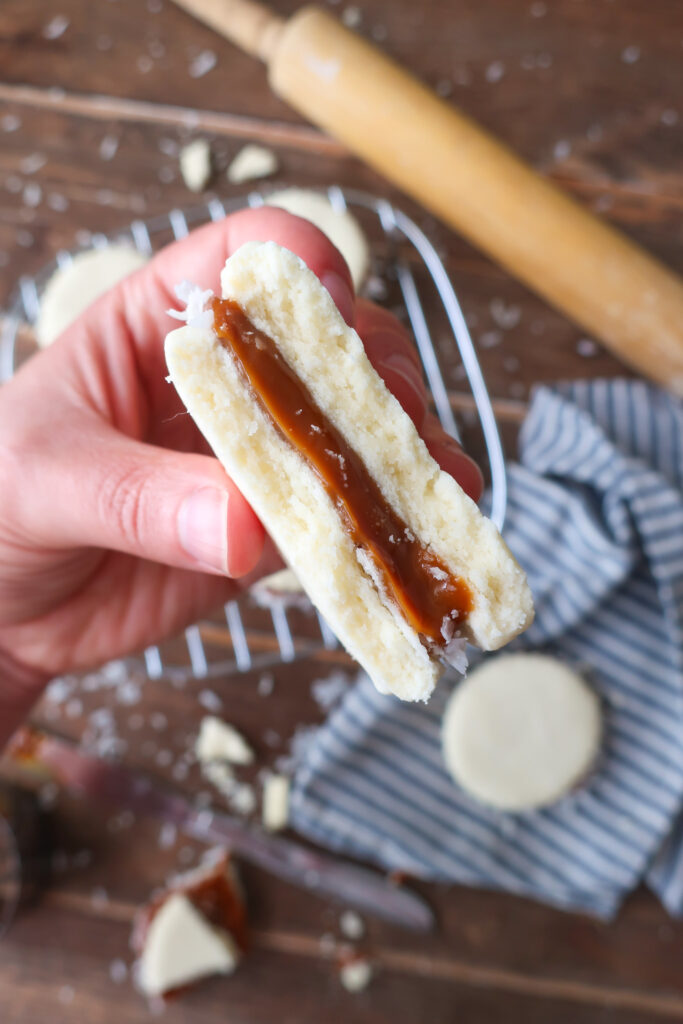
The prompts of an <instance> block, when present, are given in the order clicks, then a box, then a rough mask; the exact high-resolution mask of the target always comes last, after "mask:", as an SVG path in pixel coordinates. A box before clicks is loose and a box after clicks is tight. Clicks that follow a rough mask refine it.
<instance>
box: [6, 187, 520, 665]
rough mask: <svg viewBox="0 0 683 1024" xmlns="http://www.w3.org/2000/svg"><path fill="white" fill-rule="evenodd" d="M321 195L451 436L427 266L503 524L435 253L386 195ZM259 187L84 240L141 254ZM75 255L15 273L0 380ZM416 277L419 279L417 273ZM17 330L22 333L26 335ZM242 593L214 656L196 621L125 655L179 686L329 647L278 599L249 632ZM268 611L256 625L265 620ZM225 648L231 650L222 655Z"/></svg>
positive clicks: (317, 624) (314, 618) (323, 626)
mask: <svg viewBox="0 0 683 1024" xmlns="http://www.w3.org/2000/svg"><path fill="white" fill-rule="evenodd" d="M326 194H327V197H328V198H329V200H330V202H331V203H332V205H333V206H334V207H335V209H337V210H345V209H347V208H348V209H349V210H350V211H351V212H353V213H354V214H357V215H358V216H359V217H362V218H364V221H365V222H366V223H367V222H368V219H369V220H370V221H371V222H372V223H370V224H369V228H370V231H369V235H370V237H371V239H372V238H373V237H376V238H378V239H379V241H380V243H381V244H382V246H383V248H384V249H385V250H386V251H387V252H388V253H389V257H388V260H387V265H386V267H385V270H388V271H389V273H390V274H391V276H392V277H393V278H394V279H395V281H396V282H397V284H398V289H399V294H400V299H401V303H402V307H403V309H404V310H405V314H406V315H407V318H408V321H409V323H410V326H411V329H412V332H413V334H414V337H415V340H416V343H417V347H418V350H419V354H420V358H421V361H422V365H423V368H424V372H425V377H426V379H427V383H428V385H429V389H430V391H431V395H432V399H433V402H434V407H435V410H436V413H437V415H438V417H439V420H440V421H441V424H442V426H443V427H444V429H445V430H446V431H447V432H448V433H449V434H451V435H452V436H453V437H456V438H457V437H458V436H459V433H458V428H457V424H456V421H455V417H454V415H453V410H452V408H451V406H450V403H449V400H448V394H447V390H446V385H445V382H444V379H443V375H442V372H441V368H440V366H439V359H438V356H437V352H436V347H435V344H434V339H433V330H432V326H431V324H430V323H429V321H428V317H427V314H426V313H425V306H424V304H423V301H422V298H421V290H420V287H419V285H418V280H417V274H416V271H415V269H414V268H415V267H416V266H417V267H418V268H422V270H426V271H427V275H426V279H427V280H428V282H430V284H431V287H432V288H433V289H434V290H435V293H436V295H437V296H438V298H439V299H440V304H441V307H442V309H443V312H444V313H445V316H446V318H447V322H448V324H449V327H450V330H451V331H452V333H453V337H454V339H455V342H456V344H457V347H458V350H459V353H460V357H461V360H462V364H463V367H464V370H465V373H466V376H467V379H468V381H469V385H470V389H471V391H472V395H473V398H474V401H475V404H476V408H477V412H478V415H479V421H480V424H481V428H482V432H483V435H484V441H485V444H486V449H487V453H488V459H489V465H490V473H491V518H492V519H493V521H494V522H495V523H496V525H497V526H498V527H499V529H500V528H502V526H503V521H504V518H505V507H506V498H507V490H506V476H505V461H504V456H503V450H502V446H501V442H500V437H499V434H498V429H497V426H496V421H495V416H494V413H493V409H492V406H491V401H490V399H489V395H488V391H487V389H486V385H485V382H484V378H483V375H482V372H481V367H480V365H479V361H478V358H477V354H476V351H475V348H474V345H473V343H472V339H471V337H470V333H469V330H468V328H467V324H466V322H465V318H464V316H463V314H462V310H461V308H460V304H459V302H458V299H457V297H456V294H455V291H454V289H453V286H452V284H451V282H450V280H449V278H448V274H447V272H446V269H445V267H444V265H443V263H442V261H441V259H440V258H439V255H438V253H437V251H436V249H435V247H434V246H433V245H432V243H431V242H430V241H429V239H428V238H427V236H426V235H425V233H424V232H423V231H422V230H421V229H420V228H419V227H418V225H417V224H416V223H415V222H414V221H413V220H411V218H410V217H408V216H407V215H406V214H405V213H403V212H402V211H401V210H399V209H397V208H396V207H395V206H393V205H392V204H391V203H390V202H388V201H387V200H386V199H381V198H377V197H375V196H372V195H368V194H366V193H363V192H357V191H355V190H350V189H344V190H342V189H341V188H339V187H338V186H332V187H330V188H329V189H328V190H327V193H326ZM265 198H266V197H265V195H264V194H263V193H261V192H251V193H250V194H249V195H248V196H247V197H246V198H237V199H230V200H227V201H225V202H223V201H220V200H218V199H212V200H211V201H210V202H208V203H207V204H205V205H204V206H199V207H195V208H194V209H192V210H188V211H183V210H178V209H176V210H171V211H170V212H169V213H168V214H165V215H163V216H159V217H154V218H152V219H150V220H148V221H143V220H136V221H134V222H133V223H132V224H130V226H129V227H128V228H127V229H125V230H124V231H121V232H119V233H117V235H116V237H115V238H113V237H112V238H108V237H106V236H104V235H101V234H99V235H94V236H92V240H91V244H92V246H94V247H104V246H107V245H108V244H110V242H111V241H114V240H115V241H122V240H127V241H128V242H130V243H131V244H133V245H134V246H135V247H136V248H137V249H138V250H139V251H140V252H142V253H145V254H151V253H153V252H154V251H156V250H157V249H159V248H161V247H162V246H163V245H165V244H166V243H167V242H168V241H170V240H171V239H180V238H183V237H185V235H187V234H188V232H189V231H190V229H191V228H193V227H196V226H198V225H199V224H201V223H205V222H207V221H209V220H214V221H216V220H220V219H221V218H222V217H224V216H225V215H226V213H230V212H232V211H234V210H237V209H240V208H242V207H244V206H245V205H248V206H251V207H255V206H260V205H262V204H263V203H264V201H265ZM72 258H73V254H72V253H70V252H67V251H62V252H60V253H58V254H57V257H56V260H55V262H54V263H53V264H51V265H50V266H48V267H45V268H44V269H43V270H42V271H41V272H40V273H39V274H38V275H36V276H35V277H22V278H21V279H20V281H19V283H18V289H17V294H16V297H15V299H14V301H13V302H12V304H11V306H10V310H9V313H8V315H7V316H6V317H5V318H4V320H3V321H2V326H1V328H0V380H5V379H7V378H9V377H10V376H11V375H12V373H13V372H14V371H15V369H16V367H17V366H18V364H19V363H20V362H21V361H22V360H23V359H25V358H28V357H29V356H30V354H31V351H32V347H31V342H30V340H29V341H26V340H25V339H24V340H22V329H23V328H25V325H27V324H28V325H29V326H30V325H32V324H33V323H34V322H35V320H36V317H37V315H38V310H39V306H40V295H41V291H42V289H43V288H44V286H45V284H46V282H47V280H49V277H50V275H51V274H52V273H53V272H54V269H55V267H56V266H64V265H66V264H68V263H69V262H70V260H71V259H72ZM421 276H424V275H421ZM23 333H26V332H25V331H24V332H23ZM248 609H249V599H248V598H247V599H246V603H245V602H243V601H240V602H239V603H238V602H237V601H230V602H228V604H226V605H225V607H224V609H223V621H222V622H221V623H218V622H214V623H213V624H212V627H213V633H214V638H215V636H216V631H217V630H218V639H219V641H220V644H219V653H218V654H216V650H215V647H216V645H211V644H208V643H207V642H206V638H205V637H206V631H205V630H204V629H203V626H202V624H201V623H200V624H196V625H194V626H190V627H189V628H188V629H187V630H185V634H184V648H185V652H184V653H183V656H182V657H178V655H177V654H174V655H171V654H170V653H169V652H168V651H167V649H166V648H165V647H163V646H162V647H156V646H155V647H150V648H148V649H147V650H146V651H144V653H143V656H142V658H141V659H131V662H132V663H135V664H136V665H137V666H139V667H141V668H143V670H144V671H145V673H146V674H147V675H148V676H149V677H150V678H152V679H158V678H161V677H164V678H168V679H169V680H170V681H171V682H176V683H177V684H178V685H182V683H183V680H185V679H186V678H188V677H193V678H195V679H206V678H209V677H215V676H224V675H226V674H230V673H233V672H248V671H255V670H263V669H266V668H269V667H272V666H275V665H277V664H280V663H282V662H291V661H293V660H294V659H295V658H300V657H305V656H307V655H311V654H313V653H316V652H318V651H320V650H326V651H333V650H334V649H335V648H336V647H337V640H336V638H335V636H334V634H333V633H332V631H331V630H330V628H329V626H328V625H327V623H326V622H325V621H324V620H323V618H322V617H321V616H320V615H319V614H318V613H317V612H316V611H315V610H314V609H313V608H310V609H309V611H308V613H307V614H306V613H301V612H300V611H297V613H296V616H297V620H298V621H297V623H296V624H293V623H292V621H291V612H290V611H289V610H288V608H287V607H286V606H285V604H284V603H274V604H273V605H272V607H270V608H269V609H268V611H267V612H263V611H261V612H260V613H259V614H260V616H261V621H260V623H259V626H258V628H257V629H254V628H252V627H250V626H249V625H248V623H246V622H245V611H246V613H247V615H248ZM264 615H265V616H266V621H265V623H264V621H263V616H264ZM225 651H228V652H229V654H228V656H227V657H226V656H225V653H224V652H225Z"/></svg>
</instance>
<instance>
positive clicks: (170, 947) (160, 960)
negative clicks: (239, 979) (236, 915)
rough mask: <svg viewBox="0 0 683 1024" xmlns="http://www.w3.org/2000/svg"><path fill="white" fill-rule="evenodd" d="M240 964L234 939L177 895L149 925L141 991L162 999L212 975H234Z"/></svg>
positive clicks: (162, 907) (184, 898)
mask: <svg viewBox="0 0 683 1024" xmlns="http://www.w3.org/2000/svg"><path fill="white" fill-rule="evenodd" d="M238 960H239V953H238V950H237V947H236V945H235V943H234V941H233V939H232V936H230V935H229V934H228V933H227V932H225V931H223V930H222V929H220V928H214V927H213V926H212V925H211V924H209V922H208V921H207V920H206V918H205V917H203V915H202V914H200V913H199V911H198V910H197V909H196V908H195V907H194V906H193V904H192V903H191V902H190V900H189V899H188V898H187V896H183V895H182V894H181V893H174V894H173V895H172V896H169V898H168V899H167V900H166V901H165V903H164V904H163V905H162V906H161V907H160V908H159V910H158V912H157V913H156V914H155V915H154V917H153V918H152V921H151V923H150V926H149V930H148V932H147V937H146V940H145V945H144V949H143V951H142V956H141V957H140V971H139V983H140V987H141V989H142V991H143V992H144V993H145V995H148V996H160V995H163V994H164V993H165V992H170V991H171V990H172V989H175V988H179V987H180V986H181V985H189V984H190V983H191V982H194V981H198V980H199V979H200V978H205V977H208V976H209V975H210V974H232V972H233V971H234V970H235V967H236V966H237V963H238Z"/></svg>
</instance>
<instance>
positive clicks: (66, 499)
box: [13, 416, 264, 577]
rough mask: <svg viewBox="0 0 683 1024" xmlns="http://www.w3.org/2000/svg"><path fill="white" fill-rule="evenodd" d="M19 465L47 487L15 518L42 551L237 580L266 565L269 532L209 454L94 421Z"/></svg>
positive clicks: (22, 501)
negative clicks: (112, 554) (150, 563)
mask: <svg viewBox="0 0 683 1024" xmlns="http://www.w3.org/2000/svg"><path fill="white" fill-rule="evenodd" d="M22 462H23V466H24V469H25V470H26V471H30V472H33V474H34V475H35V476H36V477H37V478H38V479H39V480H40V486H39V487H37V488H36V489H35V490H32V489H30V488H20V489H18V491H17V495H16V497H15V499H14V501H13V504H18V505H21V506H22V507H17V508H15V509H14V510H13V517H14V519H15V520H16V521H18V522H21V523H22V526H23V529H24V530H25V531H27V532H28V533H29V535H30V536H33V537H34V538H39V539H40V541H41V543H42V544H46V545H52V546H55V547H70V546H71V547H74V548H76V547H77V548H84V547H93V548H104V549H108V550H114V551H120V552H124V553H127V554H130V555H135V556H138V557H140V558H143V559H150V560H154V561H157V562H162V563H164V564H165V565H170V566H175V567H177V568H181V569H194V570H198V569H201V570H203V571H205V572H211V573H216V574H220V575H226V576H232V577H239V576H243V575H244V574H245V573H248V572H250V571H251V570H252V569H253V568H254V566H255V565H256V563H257V562H258V560H259V558H260V557H261V553H262V550H263V543H264V531H263V527H262V526H261V523H260V522H259V520H258V518H257V517H256V515H255V513H254V512H253V511H252V509H251V507H250V506H249V504H248V503H247V501H246V500H245V499H244V498H243V497H242V495H241V493H240V492H239V491H238V489H237V487H235V485H234V484H233V483H232V481H231V480H230V479H229V478H228V477H227V476H226V474H225V472H224V470H223V468H222V467H221V465H220V463H219V462H218V460H217V459H215V458H213V457H211V456H206V455H197V454H186V453H179V452H173V451H169V450H166V449H163V448H157V447H155V446H153V445H148V444H145V443H143V442H141V441H136V440H134V439H132V438H130V437H128V436H126V435H125V434H123V433H120V432H119V431H117V430H116V429H115V428H114V427H112V426H110V425H109V424H107V423H103V422H102V421H101V420H100V419H99V418H97V417H95V416H92V417H91V418H90V419H89V420H88V421H87V422H84V421H83V419H82V418H79V419H76V420H74V421H73V422H71V421H65V422H63V423H62V425H61V428H60V431H59V432H57V434H56V435H55V436H53V437H52V438H44V439H43V440H42V443H41V450H40V452H39V453H38V452H31V451H30V450H29V451H28V452H26V453H25V457H24V458H23V460H22ZM34 462H36V463H39V465H38V464H37V465H35V466H33V463H34ZM22 495H23V498H22Z"/></svg>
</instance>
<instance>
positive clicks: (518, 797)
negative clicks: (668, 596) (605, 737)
mask: <svg viewBox="0 0 683 1024" xmlns="http://www.w3.org/2000/svg"><path fill="white" fill-rule="evenodd" d="M601 734H602V716H601V710H600V702H599V700H598V697H597V695H596V694H595V693H594V692H593V691H592V690H591V689H590V688H589V687H588V686H587V685H586V683H585V682H584V681H583V679H582V678H581V677H580V676H579V675H578V674H577V673H576V672H574V670H573V669H571V668H570V667H569V666H568V665H565V664H564V662H561V661H558V660H557V659H556V658H551V657H549V656H548V655H544V654H533V653H532V654H508V655H501V656H499V657H497V658H491V659H489V660H487V661H485V662H484V663H483V664H482V665H480V666H479V667H478V668H476V669H475V670H474V671H473V672H472V673H471V675H470V676H469V677H468V678H467V679H465V680H464V681H463V682H462V683H461V684H460V686H458V687H457V689H456V690H455V692H454V694H453V695H452V697H451V698H450V700H449V703H448V705H447V707H446V711H445V713H444V719H443V754H444V758H445V761H446V765H447V767H448V770H449V771H450V773H451V774H452V776H453V778H454V779H455V780H456V782H458V783H459V784H460V785H461V786H462V788H463V789H464V790H466V791H467V792H468V793H469V794H470V795H471V796H473V797H475V798H476V799H477V800H481V801H482V802H483V803H485V804H488V805H489V806H491V807H496V808H500V809H501V810H507V811H525V810H532V809H534V808H537V807H545V806H547V805H548V804H551V803H553V802H554V801H556V800H559V799H560V798H561V797H562V796H564V795H565V794H566V793H567V792H569V790H571V789H572V788H573V787H574V786H575V785H577V783H579V782H580V781H581V779H582V778H584V777H585V776H586V774H587V773H588V772H589V771H590V768H591V765H592V764H593V762H594V761H595V758H596V755H597V753H598V749H599V746H600V740H601Z"/></svg>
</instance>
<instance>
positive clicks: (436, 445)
mask: <svg viewBox="0 0 683 1024" xmlns="http://www.w3.org/2000/svg"><path fill="white" fill-rule="evenodd" d="M420 433H421V434H422V437H423V439H424V442H425V444H426V445H427V448H428V449H429V452H430V454H431V455H432V457H433V458H434V459H436V461H437V462H438V463H439V465H440V466H441V468H442V469H443V470H444V471H445V472H446V473H450V475H451V476H452V477H454V478H455V479H456V480H457V482H458V483H459V484H460V486H461V487H462V489H463V491H464V492H465V493H466V494H469V496H470V498H472V500H473V501H479V499H480V498H481V494H482V491H483V490H484V477H483V474H482V472H481V470H480V469H479V466H478V465H477V463H476V462H475V461H474V459H472V458H471V457H470V456H469V455H467V454H466V453H465V452H464V451H463V450H462V446H461V445H460V444H459V443H458V442H457V441H456V440H455V438H454V437H451V436H450V435H449V434H447V433H446V432H445V430H444V429H443V427H442V426H441V424H440V423H439V421H438V419H437V418H436V416H433V415H432V414H431V413H427V415H426V417H425V420H424V423H423V424H422V428H421V430H420Z"/></svg>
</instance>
